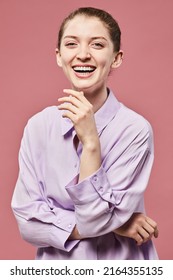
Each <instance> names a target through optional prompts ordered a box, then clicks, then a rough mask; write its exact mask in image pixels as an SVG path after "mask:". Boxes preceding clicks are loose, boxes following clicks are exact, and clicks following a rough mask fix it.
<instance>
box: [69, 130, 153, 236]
mask: <svg viewBox="0 0 173 280" xmlns="http://www.w3.org/2000/svg"><path fill="white" fill-rule="evenodd" d="M128 134H129V135H127V137H125V138H122V139H121V141H119V142H121V145H120V146H119V145H118V144H116V145H114V146H113V147H112V148H111V150H110V152H109V153H108V154H107V155H106V158H105V160H103V162H102V165H101V167H100V168H99V170H97V172H95V173H94V174H92V175H91V176H90V177H88V178H86V179H85V180H83V181H82V182H80V183H79V184H77V185H75V186H72V185H68V186H66V189H67V191H68V193H69V195H70V197H71V198H72V200H73V201H74V204H75V214H76V223H77V227H78V230H79V233H80V234H81V235H82V236H90V237H93V236H99V235H103V234H106V233H108V232H111V231H113V230H114V229H116V228H118V227H120V226H122V225H123V224H124V223H125V222H126V221H127V220H128V219H129V218H130V217H131V215H132V214H133V213H134V212H143V211H144V204H143V194H144V191H145V189H146V187H147V184H148V180H149V176H150V172H151V168H152V164H153V141H152V130H151V128H150V127H148V126H147V127H145V128H144V129H141V131H140V133H137V134H134V133H132V134H131V133H130V132H129V133H128ZM128 136H129V137H128ZM123 142H124V143H123ZM125 142H126V143H125ZM127 143H128V144H127ZM123 145H124V147H125V148H124V149H123V150H121V149H122V147H123ZM117 151H118V152H117ZM117 155H118V156H117ZM119 155H120V156H119Z"/></svg>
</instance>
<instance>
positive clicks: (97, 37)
mask: <svg viewBox="0 0 173 280" xmlns="http://www.w3.org/2000/svg"><path fill="white" fill-rule="evenodd" d="M68 38H69V39H78V38H79V37H78V36H74V35H66V36H65V37H64V39H68ZM90 39H91V40H98V39H102V40H105V41H107V39H106V38H105V37H103V36H94V37H91V38H90Z"/></svg>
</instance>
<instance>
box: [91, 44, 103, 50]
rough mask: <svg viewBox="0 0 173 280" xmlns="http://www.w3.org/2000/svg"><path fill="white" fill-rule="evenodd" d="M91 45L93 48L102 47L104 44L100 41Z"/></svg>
mask: <svg viewBox="0 0 173 280" xmlns="http://www.w3.org/2000/svg"><path fill="white" fill-rule="evenodd" d="M92 46H93V47H94V48H95V49H102V48H103V47H104V45H103V44H102V43H93V44H92Z"/></svg>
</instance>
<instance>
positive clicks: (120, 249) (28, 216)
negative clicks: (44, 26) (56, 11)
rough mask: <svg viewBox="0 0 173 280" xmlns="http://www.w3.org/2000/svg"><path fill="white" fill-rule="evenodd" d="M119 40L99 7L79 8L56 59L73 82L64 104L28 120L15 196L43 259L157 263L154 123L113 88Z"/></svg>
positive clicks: (23, 226)
mask: <svg viewBox="0 0 173 280" xmlns="http://www.w3.org/2000/svg"><path fill="white" fill-rule="evenodd" d="M120 37H121V31H120V28H119V26H118V24H117V22H116V21H115V20H114V19H113V18H112V16H111V15H110V14H108V13H107V12H105V11H103V10H99V9H96V8H79V9H78V10H76V11H74V12H72V13H71V14H70V15H69V16H68V17H67V18H66V19H65V20H64V22H63V23H62V25H61V28H60V31H59V37H58V44H57V48H56V58H57V63H58V65H59V66H60V67H62V69H63V71H64V73H65V75H66V77H67V78H68V80H69V81H70V84H71V87H70V89H64V95H63V97H61V98H59V105H58V107H57V106H51V107H48V108H46V109H45V110H43V111H42V112H40V113H38V114H36V115H35V116H33V117H32V118H31V119H30V120H29V122H28V124H27V126H26V128H25V131H24V135H23V139H22V142H21V148H20V154H19V164H20V172H19V178H18V181H17V184H16V188H15V191H14V195H13V199H12V208H13V211H14V214H15V216H16V219H17V222H18V225H19V229H20V232H21V235H22V237H23V238H24V239H25V240H26V241H28V242H30V243H31V244H33V245H35V246H37V247H38V251H37V259H157V253H156V251H155V248H154V245H153V243H152V240H151V238H152V236H153V235H154V236H155V237H157V236H158V230H157V225H156V223H155V222H154V221H153V220H152V219H150V218H149V217H147V216H145V215H144V214H142V213H145V209H144V199H143V194H144V191H145V189H146V186H147V183H148V179H149V175H150V171H151V167H152V163H153V140H152V129H151V126H150V124H149V123H148V122H147V121H146V120H145V119H144V118H143V117H142V116H140V115H138V114H137V113H135V112H133V111H132V110H130V109H128V108H127V107H126V106H124V105H123V104H121V103H120V102H119V101H118V100H117V99H116V98H115V96H114V94H113V92H112V91H111V90H110V89H108V88H107V79H108V76H109V74H110V72H111V71H112V70H113V69H116V68H117V67H119V66H120V65H121V63H122V57H123V52H122V51H121V49H120Z"/></svg>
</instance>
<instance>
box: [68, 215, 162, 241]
mask: <svg viewBox="0 0 173 280" xmlns="http://www.w3.org/2000/svg"><path fill="white" fill-rule="evenodd" d="M113 232H114V233H116V234H118V235H120V236H124V237H128V238H132V239H134V240H135V241H136V243H137V245H142V244H143V243H145V242H147V241H148V240H150V239H152V237H153V236H154V237H155V238H157V237H158V235H159V232H158V228H157V223H156V222H155V221H154V220H152V219H151V218H149V217H147V216H146V215H144V214H143V213H134V214H133V215H132V217H131V218H130V219H129V220H128V221H127V222H126V223H125V224H124V225H123V226H121V227H119V228H117V229H116V230H114V231H113ZM81 239H83V238H82V237H81V236H80V234H79V232H78V230H77V227H76V226H75V227H74V229H73V231H72V233H71V235H70V236H69V240H81Z"/></svg>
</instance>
